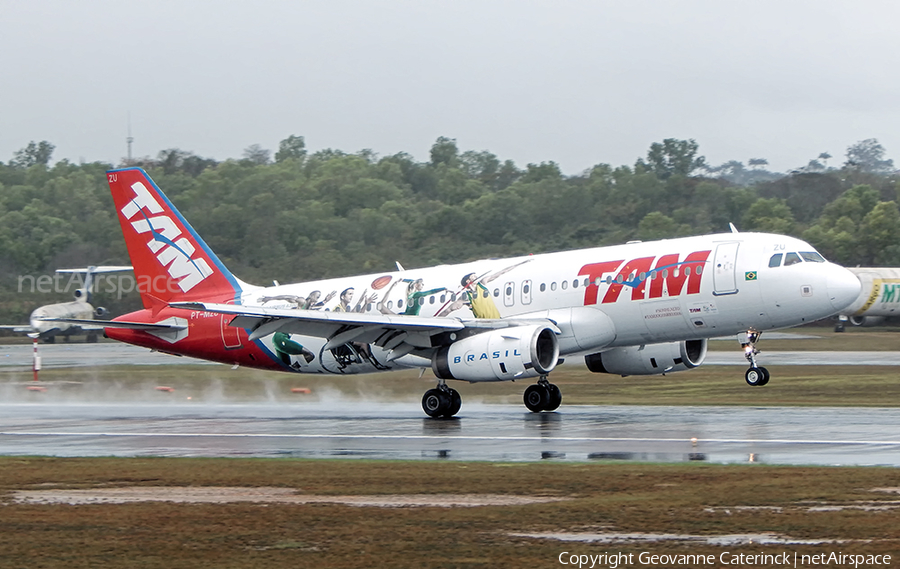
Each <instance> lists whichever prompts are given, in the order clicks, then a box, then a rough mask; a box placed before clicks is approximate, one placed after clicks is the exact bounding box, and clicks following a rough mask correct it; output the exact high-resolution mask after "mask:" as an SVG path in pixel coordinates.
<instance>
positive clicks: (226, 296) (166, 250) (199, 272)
mask: <svg viewBox="0 0 900 569" xmlns="http://www.w3.org/2000/svg"><path fill="white" fill-rule="evenodd" d="M106 176H107V180H108V181H109V189H110V190H111V191H112V196H113V201H114V202H115V204H116V211H117V212H118V215H119V222H120V223H121V224H122V233H123V234H124V236H125V245H126V246H127V247H128V255H129V256H130V257H131V264H132V266H133V267H134V276H135V277H136V279H137V288H138V290H139V292H140V294H141V300H142V301H143V303H144V307H145V308H154V307H158V306H160V305H165V304H168V303H170V302H176V301H187V300H200V299H205V300H213V299H215V300H216V301H218V302H227V301H229V300H234V299H236V298H237V297H239V296H240V292H241V286H240V283H239V281H238V280H237V279H236V278H235V277H234V275H232V274H231V273H230V272H229V271H228V269H226V268H225V265H223V264H222V262H221V261H220V260H219V258H218V257H216V255H215V253H213V252H212V250H211V249H210V248H209V246H208V245H207V244H206V243H205V242H204V241H203V239H201V238H200V236H199V235H197V232H196V231H194V229H193V228H192V227H191V226H190V224H189V223H188V222H187V221H186V220H185V219H184V217H182V215H181V213H179V212H178V210H177V209H175V206H174V205H172V202H170V201H169V199H168V198H167V197H166V196H165V194H163V193H162V191H161V190H160V189H159V187H158V186H157V185H156V184H155V183H153V180H151V179H150V177H149V176H148V175H147V174H146V172H144V170H143V169H141V168H126V169H122V170H110V171H109V172H107V173H106Z"/></svg>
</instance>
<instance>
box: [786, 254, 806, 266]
mask: <svg viewBox="0 0 900 569" xmlns="http://www.w3.org/2000/svg"><path fill="white" fill-rule="evenodd" d="M802 262H803V259H801V258H800V255H798V254H797V253H787V254H785V256H784V266H785V267H790V266H791V265H796V264H797V263H802Z"/></svg>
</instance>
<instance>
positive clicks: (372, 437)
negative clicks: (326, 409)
mask: <svg viewBox="0 0 900 569" xmlns="http://www.w3.org/2000/svg"><path fill="white" fill-rule="evenodd" d="M0 436H5V437H134V438H136V437H147V438H165V437H174V438H210V439H211V438H226V439H232V438H248V439H360V440H441V441H506V442H516V441H520V442H555V443H560V442H571V443H610V442H625V443H627V442H632V443H633V442H640V443H646V442H656V443H688V444H691V445H692V446H693V445H694V439H693V438H688V439H672V438H637V437H542V436H534V437H530V436H499V437H497V436H494V437H488V436H478V435H457V436H434V435H338V434H335V435H326V434H292V433H271V434H269V433H103V432H64V431H50V432H40V431H3V432H0ZM696 443H697V445H700V444H701V443H707V444H710V443H714V444H748V443H752V444H795V445H856V446H858V445H879V446H900V441H858V440H833V441H829V440H817V439H700V438H698V439H696Z"/></svg>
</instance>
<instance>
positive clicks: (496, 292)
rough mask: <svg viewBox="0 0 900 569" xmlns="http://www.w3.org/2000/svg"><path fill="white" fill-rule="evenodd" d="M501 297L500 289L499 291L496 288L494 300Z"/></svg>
mask: <svg viewBox="0 0 900 569" xmlns="http://www.w3.org/2000/svg"><path fill="white" fill-rule="evenodd" d="M485 296H487V295H485ZM499 296H500V289H499V288H495V289H494V298H497V297H499Z"/></svg>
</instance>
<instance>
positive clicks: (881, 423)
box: [0, 343, 900, 466]
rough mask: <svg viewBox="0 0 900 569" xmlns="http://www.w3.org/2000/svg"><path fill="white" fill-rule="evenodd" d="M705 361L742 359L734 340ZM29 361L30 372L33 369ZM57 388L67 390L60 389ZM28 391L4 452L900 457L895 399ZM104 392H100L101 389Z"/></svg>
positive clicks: (124, 351)
mask: <svg viewBox="0 0 900 569" xmlns="http://www.w3.org/2000/svg"><path fill="white" fill-rule="evenodd" d="M40 353H41V357H42V360H43V366H44V368H54V367H57V368H59V367H73V366H76V367H77V366H97V365H162V366H166V365H171V364H196V365H220V364H208V363H207V362H203V361H200V360H195V359H191V358H178V357H173V356H169V355H165V354H159V353H154V352H151V351H149V350H146V349H143V348H138V347H134V346H128V345H124V344H113V343H101V344H69V345H66V344H57V345H42V346H40ZM31 358H32V346H30V345H14V346H0V369H2V370H6V371H14V370H25V369H30V367H31ZM762 361H763V362H764V364H765V365H812V364H818V365H822V364H833V365H900V352H767V353H765V354H764V357H763V359H762ZM706 363H707V364H708V365H709V364H711V365H739V366H746V365H747V364H746V360H745V359H744V358H743V355H742V354H741V352H740V351H739V350H735V351H733V352H710V353H709V355H708V357H707V361H706ZM29 375H30V374H29ZM62 393H63V394H65V393H67V392H66V391H65V390H63V392H62ZM91 393H93V392H85V393H83V394H82V395H81V396H77V397H67V396H64V395H59V396H57V395H52V396H50V397H47V396H48V395H50V393H49V392H48V394H42V395H41V397H43V399H42V398H41V397H30V396H27V395H26V394H27V392H24V391H23V390H22V389H21V384H18V383H10V384H7V385H6V386H5V387H3V388H2V389H0V401H2V402H0V454H2V455H52V456H222V457H235V456H259V457H277V456H294V457H305V458H314V457H346V458H353V457H360V458H384V459H441V460H491V461H534V460H557V461H593V460H631V461H648V462H657V461H662V462H680V461H705V462H710V463H741V462H762V463H769V464H817V465H890V466H900V435H898V433H900V409H892V408H884V409H871V408H864V409H860V408H789V407H777V408H774V407H773V408H747V407H641V406H571V405H565V404H564V405H563V407H562V408H561V409H560V410H559V411H558V412H556V413H542V414H533V413H529V412H527V411H526V410H525V409H524V408H523V407H522V406H521V405H489V404H483V403H478V402H470V401H468V402H466V404H465V405H464V407H463V411H462V414H461V416H459V417H457V418H454V419H451V420H433V419H429V418H426V417H425V416H424V415H423V413H422V411H421V409H420V407H419V405H418V403H417V402H416V401H405V402H400V403H387V404H386V403H384V402H378V403H376V402H365V401H359V400H355V399H354V400H342V399H341V396H337V395H336V396H334V397H330V398H329V397H325V398H323V399H320V400H317V401H303V402H299V403H293V402H291V403H288V402H285V401H281V400H278V399H277V398H275V399H273V400H272V401H268V402H262V403H259V402H257V403H252V404H242V403H238V402H234V401H230V400H227V399H217V400H214V402H204V403H199V402H192V401H186V400H185V399H184V398H177V399H176V398H171V397H169V398H167V397H166V396H165V395H162V394H158V393H154V391H153V390H152V388H150V390H149V391H146V392H142V393H138V394H132V395H130V396H124V397H123V396H121V395H119V394H112V393H106V392H104V393H103V394H98V393H95V394H94V395H93V396H91V395H90V394H91ZM105 395H108V397H106V396H105Z"/></svg>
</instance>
